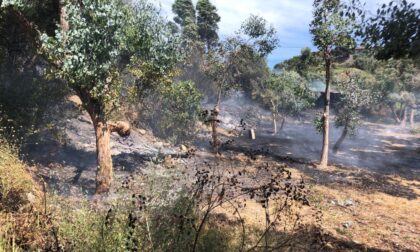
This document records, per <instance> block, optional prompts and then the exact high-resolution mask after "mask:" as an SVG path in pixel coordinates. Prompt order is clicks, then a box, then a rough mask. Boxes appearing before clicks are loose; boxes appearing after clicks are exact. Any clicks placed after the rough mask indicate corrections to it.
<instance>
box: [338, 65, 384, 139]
mask: <svg viewBox="0 0 420 252" xmlns="http://www.w3.org/2000/svg"><path fill="white" fill-rule="evenodd" d="M337 88H338V89H339V90H340V93H341V95H342V96H341V98H340V101H339V103H338V105H337V113H336V117H335V126H336V127H346V128H347V129H348V130H349V131H350V133H351V134H355V132H356V129H357V127H358V126H359V125H360V120H361V119H360V113H361V110H362V109H363V108H366V107H367V106H369V105H371V104H372V103H374V101H375V98H376V94H374V93H372V91H371V90H370V89H369V87H368V81H367V80H366V78H363V77H362V76H361V75H359V74H351V73H349V74H348V75H347V78H346V80H343V81H338V83H337Z"/></svg>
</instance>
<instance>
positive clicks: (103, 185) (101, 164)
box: [94, 121, 112, 194]
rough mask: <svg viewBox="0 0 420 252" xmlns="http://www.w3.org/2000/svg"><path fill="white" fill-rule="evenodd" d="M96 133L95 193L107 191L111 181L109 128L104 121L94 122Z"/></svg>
mask: <svg viewBox="0 0 420 252" xmlns="http://www.w3.org/2000/svg"><path fill="white" fill-rule="evenodd" d="M94 128H95V135H96V160H97V162H98V169H97V171H96V194H103V193H108V192H109V189H110V188H111V182H112V157H111V147H110V139H111V130H110V128H109V126H108V125H107V123H106V122H104V121H100V122H95V123H94Z"/></svg>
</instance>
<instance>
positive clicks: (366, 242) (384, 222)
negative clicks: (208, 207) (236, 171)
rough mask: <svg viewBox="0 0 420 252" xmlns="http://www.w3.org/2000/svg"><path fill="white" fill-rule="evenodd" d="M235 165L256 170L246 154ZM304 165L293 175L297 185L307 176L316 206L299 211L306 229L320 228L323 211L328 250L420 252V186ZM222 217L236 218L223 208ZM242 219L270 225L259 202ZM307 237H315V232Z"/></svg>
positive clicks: (305, 243)
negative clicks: (319, 215) (317, 213)
mask: <svg viewBox="0 0 420 252" xmlns="http://www.w3.org/2000/svg"><path fill="white" fill-rule="evenodd" d="M233 160H235V161H236V162H240V163H242V164H243V166H242V167H244V166H245V167H246V169H247V170H249V171H252V166H253V165H255V163H254V164H253V165H250V163H249V162H247V160H246V157H244V156H243V155H238V156H236V157H234V158H233ZM265 161H267V160H264V159H260V160H258V161H257V163H258V162H265ZM291 166H293V164H291ZM299 166H301V167H302V166H306V168H304V169H302V168H298V167H296V168H289V170H290V171H292V174H293V178H294V179H295V180H299V179H300V178H301V177H303V178H304V179H305V181H307V185H308V186H309V188H310V192H309V199H310V203H311V207H304V208H302V209H300V210H299V214H300V215H301V216H302V219H301V224H302V226H306V227H316V226H317V223H316V219H315V218H314V215H315V210H316V209H319V210H320V211H321V212H322V215H323V218H322V234H323V236H324V241H323V243H324V244H323V245H322V246H323V247H322V248H323V249H326V250H327V251H328V250H333V251H336V250H340V251H353V250H354V251H364V250H367V251H371V250H373V251H375V250H385V251H420V211H419V209H420V198H419V197H420V182H419V181H416V180H407V179H405V178H402V177H399V176H396V175H394V176H385V175H378V174H373V173H369V172H365V171H354V170H349V169H347V168H343V167H341V168H340V167H334V166H329V167H327V168H325V169H322V170H319V169H318V168H315V167H313V166H311V165H299ZM241 169H242V168H241ZM308 169H309V170H310V172H308V171H307V170H308ZM336 174H339V176H338V178H335V179H331V178H329V179H328V178H327V179H325V180H324V179H321V181H318V179H316V180H315V179H314V177H317V176H320V177H322V176H333V175H336ZM346 200H351V202H352V204H351V205H348V206H346V205H345V204H344V202H345V201H346ZM218 212H219V213H223V214H225V215H227V216H229V215H230V216H232V215H231V213H232V212H233V211H232V209H230V208H229V207H223V208H221V209H218ZM241 214H242V217H243V218H244V219H245V220H246V222H247V224H248V225H251V226H254V227H260V228H262V227H263V226H264V224H265V219H264V216H265V212H264V209H263V208H261V206H260V205H259V204H258V203H256V202H255V201H252V200H246V207H244V208H243V209H242V212H241ZM232 219H233V217H232ZM346 223H347V224H350V225H346ZM295 231H298V232H300V231H301V230H295ZM296 235H298V234H296ZM304 235H306V236H307V237H310V236H311V235H314V236H315V234H314V233H311V234H308V233H305V234H304ZM312 242H313V239H310V238H308V239H306V238H305V239H303V240H301V241H300V243H301V244H300V249H303V250H305V251H310V250H311V249H313V247H312V246H313V245H311V243H312Z"/></svg>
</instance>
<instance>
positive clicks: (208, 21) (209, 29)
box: [197, 0, 220, 50]
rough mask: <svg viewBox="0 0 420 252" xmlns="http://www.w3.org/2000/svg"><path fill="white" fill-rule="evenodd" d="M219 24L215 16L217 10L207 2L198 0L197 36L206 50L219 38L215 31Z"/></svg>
mask: <svg viewBox="0 0 420 252" xmlns="http://www.w3.org/2000/svg"><path fill="white" fill-rule="evenodd" d="M219 22H220V16H219V15H218V14H217V8H216V7H215V6H214V5H213V4H211V3H210V1H209V0H198V2H197V25H198V34H199V35H200V38H201V41H203V42H204V43H205V44H206V46H207V50H210V49H211V47H212V46H213V45H214V44H215V43H217V41H218V40H219V36H218V35H217V30H218V29H219V26H218V25H217V23H219Z"/></svg>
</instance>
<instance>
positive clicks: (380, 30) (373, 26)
mask: <svg viewBox="0 0 420 252" xmlns="http://www.w3.org/2000/svg"><path fill="white" fill-rule="evenodd" d="M359 35H361V37H362V38H363V43H364V44H365V45H366V46H367V48H372V49H373V50H374V51H375V54H376V57H377V58H378V59H390V58H395V59H399V58H406V57H409V58H412V59H416V58H418V57H419V56H420V9H416V8H415V4H414V3H409V2H407V1H406V0H402V1H390V2H389V4H383V5H382V6H381V7H380V8H379V9H378V10H377V12H376V15H375V16H373V17H370V18H368V19H367V20H366V21H365V25H364V26H363V29H362V30H361V31H360V32H359Z"/></svg>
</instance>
